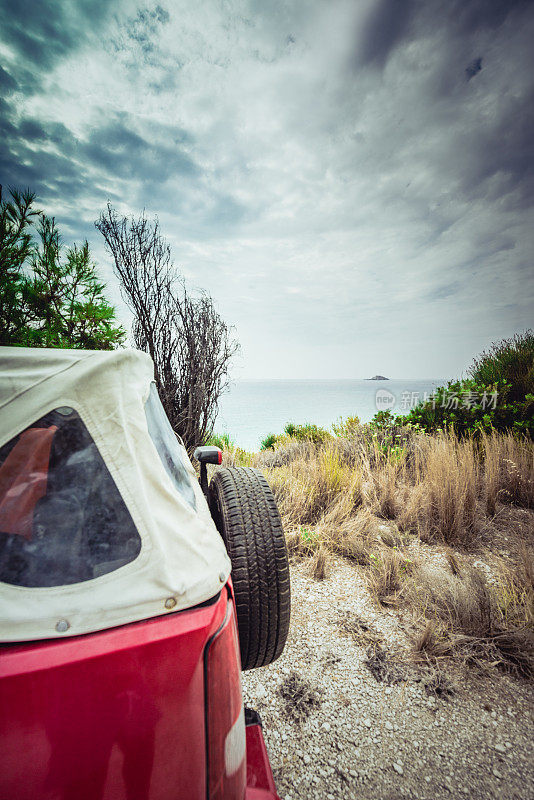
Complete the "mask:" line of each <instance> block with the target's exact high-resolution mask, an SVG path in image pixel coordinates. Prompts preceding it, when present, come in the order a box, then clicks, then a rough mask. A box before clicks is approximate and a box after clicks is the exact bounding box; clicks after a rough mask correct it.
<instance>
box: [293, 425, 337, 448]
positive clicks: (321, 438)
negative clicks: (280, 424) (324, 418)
mask: <svg viewBox="0 0 534 800" xmlns="http://www.w3.org/2000/svg"><path fill="white" fill-rule="evenodd" d="M284 431H285V433H286V434H287V436H289V437H290V438H291V439H296V440H297V441H299V442H312V444H324V443H325V442H327V441H328V439H331V438H332V435H331V434H330V433H329V432H328V431H327V430H325V428H320V427H319V426H318V425H313V424H312V423H310V422H307V423H306V424H305V425H294V424H293V423H292V422H288V424H287V425H286V426H285V428H284Z"/></svg>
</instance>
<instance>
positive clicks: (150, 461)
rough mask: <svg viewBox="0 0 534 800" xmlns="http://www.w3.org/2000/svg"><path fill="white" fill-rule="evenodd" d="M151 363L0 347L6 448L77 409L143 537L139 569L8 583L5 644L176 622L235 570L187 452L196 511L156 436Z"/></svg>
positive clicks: (121, 353) (1, 633)
mask: <svg viewBox="0 0 534 800" xmlns="http://www.w3.org/2000/svg"><path fill="white" fill-rule="evenodd" d="M153 373H154V370H153V364H152V361H151V359H150V357H149V356H148V355H146V354H145V353H142V352H140V351H137V350H126V349H125V350H115V351H111V352H101V351H83V350H59V349H30V348H22V347H21V348H19V347H0V447H2V446H3V445H4V444H6V443H7V442H9V441H10V440H11V439H13V437H15V436H17V434H19V433H20V432H21V431H23V430H24V429H26V428H27V427H29V426H31V425H32V424H33V423H34V422H35V421H36V420H38V419H39V418H41V417H42V416H43V415H44V414H46V413H48V412H49V411H52V410H54V409H57V408H61V407H70V408H73V409H74V410H75V411H76V412H77V413H78V415H79V416H80V418H81V419H82V421H83V423H84V424H85V426H86V428H87V430H88V432H89V434H90V436H91V437H92V439H93V441H94V443H95V444H96V446H97V448H98V451H99V453H100V455H101V456H102V458H103V459H104V462H105V464H106V466H107V468H108V470H109V472H110V473H111V476H112V477H113V480H114V481H115V484H116V486H117V488H118V490H119V492H120V494H121V496H122V498H123V500H124V502H125V504H126V507H127V509H128V511H129V513H130V515H131V517H132V519H133V521H134V523H135V526H136V528H137V531H138V533H139V535H140V537H141V548H140V553H139V555H138V556H137V557H136V558H135V559H134V560H133V561H131V563H128V564H126V565H125V566H122V567H120V568H118V569H116V570H115V571H112V572H109V573H107V574H105V575H101V576H100V577H95V578H92V579H90V580H86V581H84V582H78V583H74V584H70V585H65V586H52V587H37V588H28V587H25V586H14V585H10V584H8V583H3V582H0V641H4V642H5V641H25V640H32V639H44V638H50V637H62V636H71V635H73V634H83V633H89V632H91V631H96V630H102V629H105V628H109V627H113V626H116V625H121V624H124V623H127V622H134V621H136V620H141V619H147V618H149V617H153V616H157V615H159V614H164V613H172V612H175V611H179V610H181V609H185V608H190V607H192V606H194V605H197V604H198V603H201V602H204V601H205V600H208V599H209V598H211V597H213V596H214V595H216V594H217V592H218V591H220V589H221V587H222V586H223V585H224V583H225V582H226V580H227V578H228V576H229V574H230V561H229V558H228V556H227V554H226V549H225V546H224V543H223V541H222V538H221V536H220V535H219V533H218V531H217V529H216V527H215V525H214V523H213V521H212V519H211V515H210V512H209V509H208V506H207V503H206V500H205V498H204V495H203V493H202V491H201V489H200V486H199V484H198V481H197V478H196V474H195V471H194V469H193V466H192V465H191V462H190V461H189V458H188V457H187V453H186V451H185V449H184V448H183V447H182V445H180V447H181V450H182V451H183V453H182V454H183V456H184V460H185V463H186V466H187V470H188V472H189V474H190V477H191V485H192V487H193V491H194V494H195V506H196V508H192V506H191V504H188V502H187V501H186V499H185V498H184V497H183V496H182V494H181V493H180V492H179V491H178V490H177V489H176V487H175V485H174V484H173V482H172V480H171V478H170V477H169V475H168V474H167V471H166V470H165V468H164V466H163V463H162V461H161V459H160V457H159V455H158V451H157V450H156V447H155V445H154V443H153V441H152V439H151V437H150V435H149V432H148V426H147V419H146V415H145V402H146V400H147V398H148V396H149V393H150V387H151V383H152V382H153V380H154V374H153Z"/></svg>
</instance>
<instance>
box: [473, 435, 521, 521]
mask: <svg viewBox="0 0 534 800" xmlns="http://www.w3.org/2000/svg"><path fill="white" fill-rule="evenodd" d="M482 454H483V463H484V480H483V495H484V499H485V504H486V512H487V513H488V514H490V515H493V514H495V510H496V507H497V502H498V501H500V502H503V503H514V504H516V505H519V506H523V507H524V508H534V448H533V447H532V443H531V442H528V441H527V440H524V439H523V440H521V439H517V438H515V437H513V436H512V435H510V434H506V435H503V434H497V433H493V434H491V435H484V436H483V437H482Z"/></svg>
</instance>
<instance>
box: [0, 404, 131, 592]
mask: <svg viewBox="0 0 534 800" xmlns="http://www.w3.org/2000/svg"><path fill="white" fill-rule="evenodd" d="M140 550H141V537H140V536H139V533H138V531H137V529H136V527H135V525H134V522H133V520H132V518H131V516H130V513H129V511H128V509H127V508H126V505H125V503H124V501H123V499H122V497H121V495H120V493H119V491H118V489H117V486H116V485H115V482H114V480H113V478H112V476H111V474H110V472H109V470H108V468H107V467H106V465H105V463H104V460H103V459H102V456H101V455H100V453H99V451H98V449H97V447H96V445H95V443H94V441H93V440H92V438H91V436H90V434H89V432H88V430H87V428H86V427H85V425H84V423H83V422H82V420H81V419H80V417H79V415H78V414H77V413H76V411H74V410H73V409H72V408H66V407H65V408H58V409H55V410H54V411H51V412H50V413H49V414H46V415H45V416H44V417H41V419H38V420H37V421H36V422H35V423H34V424H33V425H31V426H29V427H28V428H26V430H24V431H22V432H21V433H20V434H19V435H18V436H15V437H14V438H13V439H12V440H11V441H10V442H8V443H7V444H5V445H4V446H3V447H2V448H0V581H3V582H4V583H9V584H12V585H15V586H29V587H37V586H63V585H66V584H71V583H78V582H81V581H88V580H91V579H92V578H97V577H99V576H100V575H105V574H106V573H108V572H113V571H114V570H116V569H119V567H122V566H124V565H125V564H128V563H129V562H130V561H133V560H134V559H135V558H136V557H137V555H138V554H139V552H140Z"/></svg>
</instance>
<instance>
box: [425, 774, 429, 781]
mask: <svg viewBox="0 0 534 800" xmlns="http://www.w3.org/2000/svg"><path fill="white" fill-rule="evenodd" d="M425 781H426V782H427V783H430V777H429V776H428V775H425Z"/></svg>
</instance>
